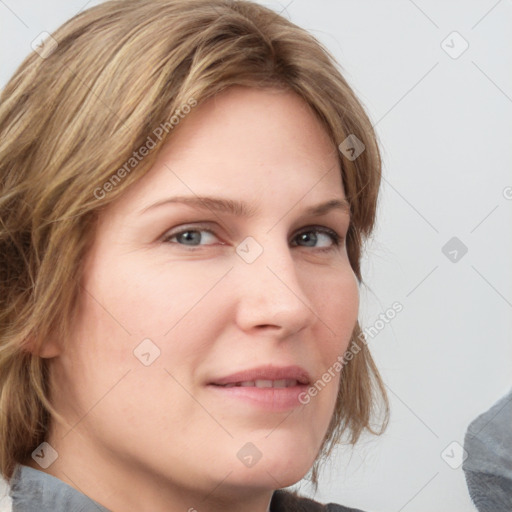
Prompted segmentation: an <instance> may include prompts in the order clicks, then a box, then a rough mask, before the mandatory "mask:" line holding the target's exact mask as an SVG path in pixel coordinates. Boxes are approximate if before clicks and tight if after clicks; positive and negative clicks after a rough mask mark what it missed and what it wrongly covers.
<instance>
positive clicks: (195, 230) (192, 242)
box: [162, 227, 217, 247]
mask: <svg viewBox="0 0 512 512" xmlns="http://www.w3.org/2000/svg"><path fill="white" fill-rule="evenodd" d="M204 233H206V236H205V235H204ZM212 238H217V237H216V236H215V234H214V233H213V231H211V230H209V229H205V228H202V227H188V228H184V229H181V230H180V231H176V232H174V233H168V234H167V235H165V237H164V238H163V240H162V241H163V242H165V243H177V244H180V245H185V246H190V247H194V246H198V245H205V244H201V242H205V241H206V242H208V241H209V240H210V241H211V240H212ZM206 245H208V244H206Z"/></svg>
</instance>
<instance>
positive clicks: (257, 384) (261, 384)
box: [223, 379, 298, 388]
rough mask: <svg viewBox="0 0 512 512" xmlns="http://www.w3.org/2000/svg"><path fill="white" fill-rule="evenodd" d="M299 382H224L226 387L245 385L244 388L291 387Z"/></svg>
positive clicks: (261, 380) (289, 380) (288, 380)
mask: <svg viewBox="0 0 512 512" xmlns="http://www.w3.org/2000/svg"><path fill="white" fill-rule="evenodd" d="M297 384H298V383H297V381H296V380H295V379H280V380H264V379H260V380H246V381H244V382H236V383H235V382H232V383H230V384H224V386H223V387H225V388H233V387H235V386H236V387H243V388H289V387H291V386H296V385H297Z"/></svg>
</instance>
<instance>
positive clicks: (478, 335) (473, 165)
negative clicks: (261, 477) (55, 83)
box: [0, 0, 512, 512]
mask: <svg viewBox="0 0 512 512" xmlns="http://www.w3.org/2000/svg"><path fill="white" fill-rule="evenodd" d="M95 3H99V2H89V4H87V5H88V6H91V5H93V4H95ZM261 3H263V4H265V5H268V6H270V7H272V8H273V9H275V10H277V11H280V12H281V11H282V12H283V14H284V15H285V16H287V17H288V18H289V19H291V20H292V21H293V22H295V23H297V24H298V25H300V26H302V27H304V28H306V29H308V30H309V31H311V32H312V33H313V34H314V35H315V36H316V37H317V38H318V39H319V40H320V41H322V42H323V43H324V44H325V45H326V46H327V48H328V49H329V50H330V51H331V52H332V53H333V54H334V56H335V58H336V59H337V60H338V61H339V63H340V65H341V67H342V69H343V72H344V74H345V77H346V78H347V80H348V81H349V83H350V84H351V85H352V86H353V88H354V89H355V91H356V93H357V94H358V95H359V97H360V99H361V100H362V102H363V103H364V104H365V106H366V108H367V111H368V112H369V115H370V117H371V119H372V122H373V123H374V125H375V126H376V130H377V133H378V136H379V139H380V142H381V148H382V151H383V157H384V174H383V176H384V181H383V187H382V196H381V200H380V206H379V221H378V228H377V230H376V233H375V236H374V237H373V239H372V240H371V241H370V242H369V243H368V245H367V254H366V256H365V260H364V266H363V270H364V276H365V281H366V284H367V287H366V288H363V290H362V295H361V316H360V318H361V320H362V322H363V326H364V327H368V326H371V325H377V324H376V321H377V320H378V318H379V314H381V313H384V312H385V311H386V310H387V309H388V308H389V307H390V306H391V305H392V304H393V303H394V302H395V301H398V302H400V303H401V304H402V305H403V311H402V312H401V313H399V314H398V315H397V316H396V317H395V318H394V319H393V320H392V321H391V322H390V323H388V324H386V325H385V327H384V328H382V329H380V330H379V333H378V335H377V336H375V337H374V338H372V339H371V342H370V347H371V350H372V352H373V354H374V356H375V359H376V361H377V364H378V366H379V368H380V370H381V372H382V375H383V377H384V380H385V382H386V386H387V390H388V392H389V396H390V400H391V407H392V410H391V412H392V417H391V423H390V426H389V428H388V430H387V432H386V434H385V435H383V436H381V437H372V436H365V437H364V439H363V440H362V441H361V443H360V444H359V445H358V446H357V447H356V448H355V449H354V450H349V449H347V448H344V449H340V450H339V451H338V453H337V454H336V456H335V457H334V458H333V459H332V462H331V463H329V464H327V465H326V468H325V471H324V472H323V473H322V475H321V484H320V489H319V492H318V493H317V494H316V495H315V496H314V497H315V499H317V500H319V501H324V502H328V501H332V502H337V503H341V504H344V505H351V506H354V507H358V508H361V509H363V510H365V511H367V512H370V511H375V512H395V511H396V512H398V511H404V512H433V511H439V512H444V511H446V510H450V511H453V512H470V511H473V510H476V509H475V508H474V507H473V505H472V504H471V500H470V497H469V495H468V492H467V488H466V484H465V480H464V475H463V472H462V469H461V467H460V463H461V462H462V458H461V457H462V455H461V454H460V447H458V446H457V444H452V443H454V442H455V443H459V445H462V444H463V438H464V433H465V430H466V428H467V426H468V424H469V423H470V422H471V420H472V419H473V418H474V417H475V416H477V415H478V414H480V413H482V412H483V411H485V410H487V409H488V408H489V407H490V406H491V405H492V404H493V403H494V402H495V401H497V400H498V399H499V398H500V397H502V396H503V395H504V394H505V393H506V392H507V391H508V390H509V388H510V387H511V385H512V383H511V381H512V379H511V375H512V372H511V366H512V365H511V361H512V343H511V332H512V315H511V313H512V266H511V261H512V237H511V233H512V172H511V168H512V143H511V141H512V65H511V64H512V44H511V43H512V33H511V31H510V27H511V26H512V2H511V1H510V0H500V1H496V0H489V1H488V0H480V1H475V0H473V1H468V0H459V1H453V0H452V1H450V2H446V1H442V0H430V1H426V0H416V1H412V0H393V1H391V0H387V1H383V0H372V1H370V0H338V1H335V0H331V1H328V0H323V1H318V0H317V1H315V2H312V1H309V2H307V1H306V0H292V1H290V0H284V2H283V3H282V4H280V3H278V2H261ZM84 4H85V2H84V1H83V0H80V1H77V0H66V1H64V0H52V1H49V0H47V1H45V2H44V3H39V2H36V1H27V0H21V1H20V0H18V1H17V2H14V0H0V20H1V21H0V22H1V29H0V43H1V45H0V47H1V49H2V50H1V51H2V53H1V59H0V84H1V87H3V86H4V85H5V83H6V81H7V80H8V78H9V77H10V75H11V74H12V73H13V72H14V70H15V68H16V67H17V66H18V65H19V64H20V63H21V60H22V59H23V58H24V57H25V55H26V54H27V53H28V52H30V51H31V49H30V44H31V41H32V40H33V39H34V38H36V37H37V36H38V34H40V33H41V32H43V31H48V32H52V31H53V30H55V29H56V28H57V27H58V26H59V25H60V24H61V23H62V22H64V21H65V20H67V19H68V18H70V17H71V16H73V15H74V14H75V13H77V12H78V11H79V10H81V9H82V8H84V7H85V5H84ZM285 7H286V8H285ZM454 31H457V32H458V33H459V34H460V36H462V38H463V39H464V40H465V41H467V43H468V44H469V47H468V49H467V50H466V51H465V52H464V53H462V54H461V55H460V56H458V57H457V58H453V56H456V54H457V53H458V52H459V51H460V50H461V49H462V48H463V40H462V39H457V37H458V36H457V35H453V34H452V33H453V32H454ZM443 41H445V43H444V44H442V42H443ZM445 50H447V51H448V52H451V53H452V56H450V55H449V54H448V53H447V52H446V51H445ZM507 187H508V188H507ZM452 237H457V238H458V239H459V240H460V241H461V242H462V243H463V244H464V245H465V246H466V247H467V249H468V252H467V253H466V254H465V255H464V256H462V257H461V256H460V255H461V252H460V250H458V253H457V258H458V259H457V261H456V262H453V261H450V259H449V258H448V257H447V256H445V254H443V252H442V248H443V246H444V245H445V244H446V243H447V242H448V241H449V240H450V239H451V238H452ZM450 250H453V249H450ZM456 250H457V249H456ZM447 252H448V251H447ZM449 256H450V257H451V258H454V257H455V253H453V252H452V254H451V255H449ZM379 325H380V324H379ZM447 447H448V450H447V451H445V449H446V448H447ZM297 449H300V447H297ZM443 454H444V455H443ZM450 464H451V465H450ZM451 466H454V468H452V467H451ZM297 487H300V488H301V490H302V491H303V492H304V493H311V490H310V488H309V486H308V485H307V484H306V483H302V484H301V485H298V486H297ZM5 492H6V491H4V494H5ZM1 503H3V505H0V507H1V506H3V507H4V509H5V510H8V498H4V499H3V501H2V502H1ZM4 509H1V508H0V510H4Z"/></svg>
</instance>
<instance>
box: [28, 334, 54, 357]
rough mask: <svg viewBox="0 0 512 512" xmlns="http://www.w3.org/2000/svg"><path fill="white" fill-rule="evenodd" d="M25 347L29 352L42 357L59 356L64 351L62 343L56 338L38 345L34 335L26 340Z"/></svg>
mask: <svg viewBox="0 0 512 512" xmlns="http://www.w3.org/2000/svg"><path fill="white" fill-rule="evenodd" d="M24 349H25V350H26V351H27V352H30V353H32V354H34V355H37V356H39V357H42V358H45V359H46V358H51V357H57V356H59V355H60V354H61V353H62V350H61V347H60V345H59V344H58V343H57V341H56V340H54V339H48V340H45V341H43V342H42V343H40V346H37V340H36V339H35V338H33V337H30V338H29V339H27V340H26V342H25V344H24Z"/></svg>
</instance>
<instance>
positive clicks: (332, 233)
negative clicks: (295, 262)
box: [162, 225, 343, 252]
mask: <svg viewBox="0 0 512 512" xmlns="http://www.w3.org/2000/svg"><path fill="white" fill-rule="evenodd" d="M193 231H206V232H207V233H210V234H212V235H214V236H215V237H217V235H216V234H215V232H214V231H213V230H211V229H209V228H206V227H204V226H197V225H195V226H186V227H184V228H182V229H180V230H179V231H176V232H174V233H173V232H170V233H168V234H166V235H164V238H163V239H162V242H164V243H171V244H177V245H181V246H183V247H186V248H188V249H189V250H196V248H198V247H202V245H195V246H194V245H190V246H187V245H186V244H179V243H178V242H171V241H170V240H171V239H172V238H175V237H178V236H179V235H182V234H183V233H187V232H193ZM311 232H317V233H323V234H326V235H328V236H329V237H330V238H331V240H332V242H333V245H332V246H330V247H320V248H316V247H312V249H315V250H316V251H319V252H329V251H333V250H334V249H337V248H339V247H340V245H341V243H342V241H343V237H342V236H340V235H338V233H336V231H333V230H332V229H329V228H327V227H325V226H307V227H306V228H303V229H302V230H301V231H299V232H298V233H297V234H296V235H295V237H294V238H296V237H298V236H300V235H302V234H304V233H311ZM304 247H307V246H304Z"/></svg>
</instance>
